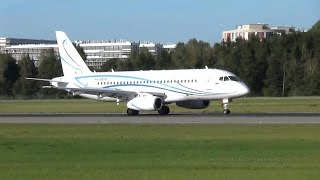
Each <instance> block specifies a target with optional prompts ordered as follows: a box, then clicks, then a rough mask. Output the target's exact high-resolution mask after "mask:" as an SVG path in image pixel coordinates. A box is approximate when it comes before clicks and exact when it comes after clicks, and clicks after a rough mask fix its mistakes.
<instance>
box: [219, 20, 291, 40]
mask: <svg viewBox="0 0 320 180" xmlns="http://www.w3.org/2000/svg"><path fill="white" fill-rule="evenodd" d="M293 31H294V27H286V26H276V27H272V28H269V26H268V24H263V23H257V24H247V25H240V26H238V27H237V29H235V30H229V31H223V32H222V39H223V41H227V39H230V41H233V42H234V41H236V39H237V38H243V39H245V40H248V39H249V37H250V36H252V35H255V36H257V37H259V38H260V39H264V38H268V37H271V36H273V35H274V34H278V35H282V34H284V33H285V34H288V33H291V32H293Z"/></svg>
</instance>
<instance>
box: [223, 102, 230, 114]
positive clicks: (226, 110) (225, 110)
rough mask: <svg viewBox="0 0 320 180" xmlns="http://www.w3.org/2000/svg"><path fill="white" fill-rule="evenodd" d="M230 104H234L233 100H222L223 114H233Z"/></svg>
mask: <svg viewBox="0 0 320 180" xmlns="http://www.w3.org/2000/svg"><path fill="white" fill-rule="evenodd" d="M229 102H232V100H229V99H223V100H222V107H223V114H230V113H231V111H230V109H229Z"/></svg>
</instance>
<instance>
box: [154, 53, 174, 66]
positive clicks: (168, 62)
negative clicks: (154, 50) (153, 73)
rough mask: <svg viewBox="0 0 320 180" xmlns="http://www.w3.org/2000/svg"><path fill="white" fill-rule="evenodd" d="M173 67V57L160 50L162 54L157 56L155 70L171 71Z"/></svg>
mask: <svg viewBox="0 0 320 180" xmlns="http://www.w3.org/2000/svg"><path fill="white" fill-rule="evenodd" d="M171 66H172V59H171V55H170V54H169V53H168V51H166V50H164V49H162V50H160V52H159V53H158V54H157V58H156V64H155V69H170V68H171Z"/></svg>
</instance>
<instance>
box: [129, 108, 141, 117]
mask: <svg viewBox="0 0 320 180" xmlns="http://www.w3.org/2000/svg"><path fill="white" fill-rule="evenodd" d="M127 114H128V116H136V115H138V114H139V111H137V110H134V109H130V108H128V109H127Z"/></svg>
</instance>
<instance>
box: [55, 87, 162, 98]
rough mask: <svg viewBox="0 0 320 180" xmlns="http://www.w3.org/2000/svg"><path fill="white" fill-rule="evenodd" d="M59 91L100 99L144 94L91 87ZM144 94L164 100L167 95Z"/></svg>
mask: <svg viewBox="0 0 320 180" xmlns="http://www.w3.org/2000/svg"><path fill="white" fill-rule="evenodd" d="M58 89H62V90H66V91H70V92H73V93H75V94H78V95H79V94H92V95H97V96H98V97H101V96H108V97H114V98H119V97H128V96H136V95H138V93H142V92H136V91H127V90H120V89H116V88H90V87H85V88H68V87H58ZM143 93H149V94H152V95H154V96H159V97H162V98H165V97H166V95H165V94H164V93H157V92H143Z"/></svg>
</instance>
